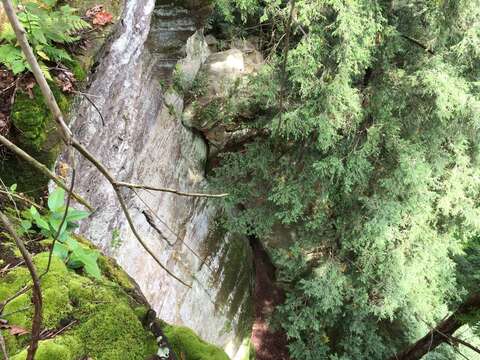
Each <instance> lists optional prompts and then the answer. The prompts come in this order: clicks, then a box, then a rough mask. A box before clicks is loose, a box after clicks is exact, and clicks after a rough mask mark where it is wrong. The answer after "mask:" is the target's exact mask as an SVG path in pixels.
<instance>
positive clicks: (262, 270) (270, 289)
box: [251, 240, 290, 360]
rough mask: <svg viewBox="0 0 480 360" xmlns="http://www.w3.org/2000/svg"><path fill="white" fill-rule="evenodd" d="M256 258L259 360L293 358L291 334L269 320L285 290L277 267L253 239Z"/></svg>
mask: <svg viewBox="0 0 480 360" xmlns="http://www.w3.org/2000/svg"><path fill="white" fill-rule="evenodd" d="M251 245H252V249H253V252H254V254H253V256H254V259H255V292H254V303H255V320H254V323H253V329H252V338H251V340H252V344H253V346H254V348H255V357H256V360H290V357H289V356H288V348H287V337H286V334H285V333H284V332H283V331H282V330H278V331H273V330H272V329H271V328H270V326H269V324H268V319H269V317H270V315H271V314H272V312H273V310H274V309H275V306H277V305H279V304H281V303H283V300H284V293H283V291H282V290H281V289H280V288H278V287H277V286H276V285H275V267H274V266H273V264H272V262H271V261H270V258H269V257H268V255H267V253H266V252H265V250H264V249H263V248H262V246H261V244H260V243H259V242H258V241H254V240H252V241H251Z"/></svg>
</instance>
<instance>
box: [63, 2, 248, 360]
mask: <svg viewBox="0 0 480 360" xmlns="http://www.w3.org/2000/svg"><path fill="white" fill-rule="evenodd" d="M190 5H191V4H190ZM190 5H189V6H190ZM194 5H198V6H197V8H198V9H201V11H200V15H199V16H200V18H202V17H204V16H205V11H206V10H205V9H208V6H207V5H205V6H202V5H201V4H194ZM200 23H201V20H199V17H198V16H195V13H194V12H192V11H191V10H188V9H187V8H183V7H181V6H179V5H173V4H168V3H165V2H162V3H157V5H155V1H153V0H127V1H126V4H125V9H124V13H123V15H122V21H121V22H120V23H119V24H118V30H117V32H116V34H115V36H114V37H113V39H112V41H111V43H110V45H109V46H108V47H107V48H106V49H105V51H104V54H103V55H102V56H101V57H100V60H99V64H98V66H97V68H96V71H95V73H94V74H93V75H92V79H91V82H90V85H89V87H88V89H87V90H86V92H87V93H88V94H90V98H91V99H92V100H93V101H94V102H95V104H96V106H97V108H98V109H99V110H100V112H101V113H102V114H103V118H104V124H102V120H101V118H100V116H99V114H98V113H97V111H96V110H95V109H94V108H93V107H92V105H91V104H90V103H89V102H88V101H86V99H79V102H78V104H77V106H76V108H75V110H74V112H73V114H72V122H71V125H72V130H73V131H74V134H75V136H76V137H77V138H78V139H79V140H80V142H81V143H83V144H84V145H85V146H86V147H87V148H88V149H89V150H90V151H91V152H92V153H93V154H95V155H96V156H97V157H98V158H99V159H100V160H101V161H102V162H103V164H104V165H106V167H107V168H108V169H109V170H110V171H111V172H112V174H113V175H114V176H115V177H116V178H117V179H118V180H122V181H127V182H135V183H143V184H148V185H151V186H157V187H171V188H177V189H180V190H184V191H193V190H195V191H201V190H202V189H204V188H205V185H206V179H205V177H204V168H205V161H206V153H207V150H206V145H205V143H204V140H203V139H202V138H201V137H199V136H198V135H196V134H194V133H193V132H192V131H190V130H189V129H187V128H185V127H184V126H183V125H182V123H181V121H180V116H181V114H182V112H183V98H182V96H181V95H179V94H178V93H177V92H176V91H174V90H173V89H170V90H168V91H166V90H165V89H166V87H167V85H165V84H168V83H169V77H170V74H171V72H172V69H173V67H174V66H177V68H178V69H180V70H181V72H182V74H183V75H184V77H185V78H186V79H187V81H192V80H193V78H194V76H195V74H196V73H197V72H198V70H199V68H200V66H201V64H202V63H203V62H204V61H205V60H206V59H207V57H208V55H209V50H208V45H207V44H206V42H205V41H204V37H203V35H202V31H201V29H200V28H199V25H200ZM180 58H182V60H180V61H177V60H178V59H180ZM177 63H178V65H175V64H177ZM62 161H65V159H62ZM76 170H77V174H78V175H77V180H76V184H75V188H76V190H77V191H78V192H79V193H81V194H82V195H84V196H85V197H86V198H87V199H88V201H90V202H91V203H92V204H93V205H94V206H95V207H96V208H97V211H96V212H95V213H94V214H93V215H92V216H91V217H90V218H89V219H87V220H86V221H84V222H83V223H82V225H81V227H80V229H79V232H81V233H82V234H84V235H85V236H87V237H89V238H90V239H91V240H92V241H93V242H94V243H96V244H97V245H98V246H99V247H100V248H101V249H103V251H104V252H105V253H107V254H109V255H112V256H113V257H115V258H116V259H117V261H118V262H119V264H120V265H121V266H122V267H123V268H124V269H125V270H126V271H127V272H128V273H129V274H130V275H131V276H132V277H133V278H134V279H135V280H136V281H137V282H138V284H139V285H140V287H141V289H142V291H143V292H144V294H145V296H146V297H147V298H148V300H149V301H150V303H151V304H152V306H153V307H154V308H155V310H156V311H157V313H158V314H159V317H160V318H162V319H164V320H165V321H168V322H173V323H177V324H184V325H187V326H189V327H191V328H192V329H194V330H195V331H197V332H198V333H199V335H200V336H201V337H202V338H204V339H205V340H207V341H210V342H212V343H215V344H217V345H219V346H223V347H224V348H225V349H226V350H227V352H228V353H229V355H230V356H232V358H233V357H234V354H235V353H237V350H238V348H239V345H240V343H241V341H242V337H243V335H244V334H245V331H246V330H248V326H249V304H250V301H249V299H250V288H251V284H250V281H251V253H250V248H249V247H248V242H246V241H245V239H243V238H237V237H233V236H229V235H225V234H222V233H220V232H218V231H214V223H215V217H216V213H217V210H216V209H215V202H214V200H209V201H207V200H205V199H201V198H191V197H180V196H177V195H173V194H167V193H159V192H149V191H146V190H135V191H131V190H128V189H124V190H122V192H123V194H124V196H125V198H126V200H127V204H128V208H129V211H130V212H131V215H132V218H133V221H134V223H135V227H136V228H137V230H138V232H139V234H140V235H141V237H142V238H143V239H144V241H145V242H146V243H147V244H148V246H149V247H150V248H151V249H152V251H153V252H154V253H155V254H156V256H157V257H158V258H159V259H160V260H161V261H162V263H163V264H164V265H165V266H166V267H167V268H168V269H169V270H170V271H171V272H173V273H174V274H175V275H176V276H178V277H179V278H181V279H182V280H184V281H185V282H187V283H188V284H191V288H188V287H186V286H184V285H182V284H181V283H179V282H178V281H176V280H175V279H173V278H172V277H170V276H168V274H167V273H166V272H165V271H164V270H163V269H162V268H161V267H159V266H158V264H157V263H156V262H155V261H154V260H153V259H152V258H151V257H150V256H149V255H148V254H147V253H146V252H145V251H144V249H143V248H142V247H141V246H140V244H139V243H138V241H137V240H136V238H135V236H134V235H133V233H132V231H131V230H130V229H129V227H128V224H127V222H126V220H125V217H124V215H123V214H122V212H121V209H120V206H119V204H118V202H117V201H116V197H115V195H114V192H113V190H112V188H111V186H110V185H109V184H108V183H107V182H106V181H105V180H104V179H103V178H102V176H101V175H100V174H99V173H98V172H97V171H96V170H95V169H94V168H93V167H92V166H91V165H90V164H89V163H88V162H86V161H85V160H84V159H81V158H79V157H78V158H77V161H76ZM247 336H248V335H247Z"/></svg>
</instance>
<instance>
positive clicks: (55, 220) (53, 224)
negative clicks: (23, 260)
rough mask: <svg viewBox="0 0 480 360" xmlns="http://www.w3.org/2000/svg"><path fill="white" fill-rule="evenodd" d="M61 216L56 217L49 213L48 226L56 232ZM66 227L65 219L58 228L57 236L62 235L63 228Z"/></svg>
mask: <svg viewBox="0 0 480 360" xmlns="http://www.w3.org/2000/svg"><path fill="white" fill-rule="evenodd" d="M62 219H63V216H62V218H59V217H56V216H55V215H54V214H51V215H50V217H49V218H48V222H49V223H50V226H51V227H52V229H53V230H54V231H55V232H58V229H59V228H60V224H62ZM66 229H67V221H66V220H65V221H64V222H63V224H62V228H61V229H60V232H59V236H62V235H63V234H64V233H65V230H66Z"/></svg>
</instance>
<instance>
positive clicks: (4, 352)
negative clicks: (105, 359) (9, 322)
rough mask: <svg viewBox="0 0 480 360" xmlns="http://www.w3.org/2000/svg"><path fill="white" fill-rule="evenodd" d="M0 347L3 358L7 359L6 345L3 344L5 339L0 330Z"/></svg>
mask: <svg viewBox="0 0 480 360" xmlns="http://www.w3.org/2000/svg"><path fill="white" fill-rule="evenodd" d="M0 348H2V353H3V359H4V360H8V353H7V347H6V345H5V339H4V338H3V335H2V333H1V332H0Z"/></svg>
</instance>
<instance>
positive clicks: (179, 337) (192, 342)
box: [163, 325, 230, 360]
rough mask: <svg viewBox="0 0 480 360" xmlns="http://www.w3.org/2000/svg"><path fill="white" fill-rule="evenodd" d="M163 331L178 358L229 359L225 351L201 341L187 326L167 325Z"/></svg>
mask: <svg viewBox="0 0 480 360" xmlns="http://www.w3.org/2000/svg"><path fill="white" fill-rule="evenodd" d="M163 331H164V332H165V335H166V336H167V338H168V341H169V343H170V346H171V347H172V348H173V350H174V351H175V354H176V355H177V358H178V359H184V360H230V358H229V357H228V355H227V354H226V353H225V351H223V350H222V349H220V348H219V347H217V346H215V345H212V344H209V343H207V342H205V341H203V340H202V339H201V338H200V337H199V336H198V335H197V334H196V333H195V332H194V331H193V330H192V329H189V328H188V327H185V326H172V325H167V326H166V327H165V328H164V329H163Z"/></svg>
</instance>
